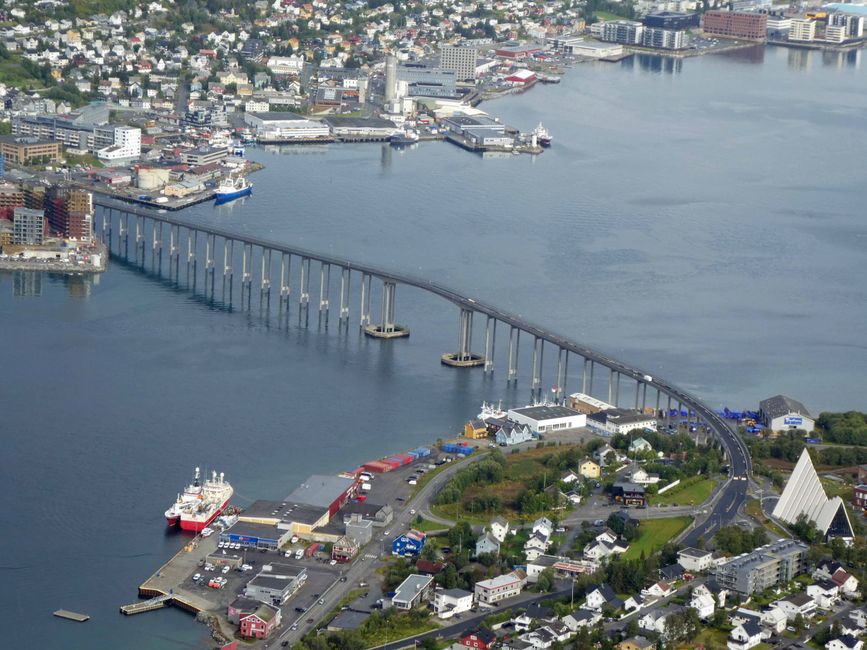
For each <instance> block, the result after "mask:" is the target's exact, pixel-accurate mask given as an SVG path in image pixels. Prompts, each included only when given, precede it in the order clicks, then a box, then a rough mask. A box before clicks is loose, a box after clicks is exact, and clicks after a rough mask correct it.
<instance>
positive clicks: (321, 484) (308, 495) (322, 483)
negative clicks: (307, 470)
mask: <svg viewBox="0 0 867 650" xmlns="http://www.w3.org/2000/svg"><path fill="white" fill-rule="evenodd" d="M354 483H355V479H353V478H344V477H342V476H328V475H326V474H313V475H312V476H310V477H309V478H308V479H307V480H306V481H304V483H302V484H301V485H299V486H298V487H297V488H295V489H294V490H292V492H290V493H289V495H288V496H287V497H286V499H285V500H286V501H291V502H293V503H302V504H304V505H308V506H318V507H320V508H328V507H329V506H330V505H331V504H332V503H333V502H334V501H335V500H336V499H338V498H340V496H341V495H342V494H343V493H344V492H346V491H347V490H348V489H349V488H351V487H352V486H353V484H354Z"/></svg>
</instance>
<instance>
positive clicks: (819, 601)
mask: <svg viewBox="0 0 867 650" xmlns="http://www.w3.org/2000/svg"><path fill="white" fill-rule="evenodd" d="M807 595H809V596H810V598H812V599H813V601H814V602H815V603H816V607H818V608H819V609H826V610H828V609H831V608H832V607H833V606H834V605H836V604H837V603H838V602H840V588H839V587H838V586H837V585H835V584H834V583H833V582H831V581H830V580H817V581H816V582H815V584H812V585H807Z"/></svg>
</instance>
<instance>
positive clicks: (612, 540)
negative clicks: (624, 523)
mask: <svg viewBox="0 0 867 650" xmlns="http://www.w3.org/2000/svg"><path fill="white" fill-rule="evenodd" d="M628 548H629V544H627V543H626V542H625V541H623V540H622V539H621V538H620V536H619V535H617V534H616V533H615V532H614V531H612V530H611V529H605V530H604V531H602V532H601V533H600V534H599V535H597V536H596V539H594V540H593V541H592V542H590V543H589V544H587V546H585V547H584V559H585V560H590V561H593V562H601V561H603V560H605V559H606V558H609V557H611V556H612V555H619V554H621V553H625V552H626V550H627V549H628Z"/></svg>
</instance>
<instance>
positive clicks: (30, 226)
mask: <svg viewBox="0 0 867 650" xmlns="http://www.w3.org/2000/svg"><path fill="white" fill-rule="evenodd" d="M44 239H45V213H44V212H43V211H42V210H31V209H30V208H15V210H14V212H13V217H12V243H13V244H19V245H23V246H41V245H42V242H43V241H44Z"/></svg>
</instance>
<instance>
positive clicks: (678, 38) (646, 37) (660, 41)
mask: <svg viewBox="0 0 867 650" xmlns="http://www.w3.org/2000/svg"><path fill="white" fill-rule="evenodd" d="M641 44H642V45H643V46H644V47H655V48H659V49H663V50H682V49H683V48H685V47H686V46H687V45H689V37H688V36H687V33H686V31H685V30H682V29H660V28H658V27H646V26H645V28H644V33H643V34H642V37H641Z"/></svg>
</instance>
